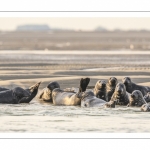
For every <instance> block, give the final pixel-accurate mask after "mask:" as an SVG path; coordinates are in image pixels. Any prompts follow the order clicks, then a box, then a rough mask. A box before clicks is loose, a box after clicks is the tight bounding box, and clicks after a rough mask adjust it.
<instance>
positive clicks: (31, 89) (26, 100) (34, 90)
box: [18, 82, 41, 103]
mask: <svg viewBox="0 0 150 150" xmlns="http://www.w3.org/2000/svg"><path fill="white" fill-rule="evenodd" d="M40 84H41V82H38V83H36V84H34V85H33V86H31V87H29V89H26V91H27V92H29V94H30V96H29V97H24V98H22V99H21V100H19V102H18V103H29V102H30V101H31V100H32V99H33V98H34V97H35V96H36V94H37V92H38V88H39V86H40Z"/></svg>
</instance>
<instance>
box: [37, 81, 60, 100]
mask: <svg viewBox="0 0 150 150" xmlns="http://www.w3.org/2000/svg"><path fill="white" fill-rule="evenodd" d="M55 88H60V85H59V84H58V82H56V81H53V82H50V83H49V84H48V86H47V87H46V88H44V89H43V90H42V92H41V93H40V94H39V96H38V97H39V99H40V100H42V101H45V102H52V91H53V90H54V89H55Z"/></svg>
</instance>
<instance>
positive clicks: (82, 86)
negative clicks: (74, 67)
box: [79, 78, 90, 92]
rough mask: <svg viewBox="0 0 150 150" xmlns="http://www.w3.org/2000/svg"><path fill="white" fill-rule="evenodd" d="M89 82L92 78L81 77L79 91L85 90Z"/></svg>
mask: <svg viewBox="0 0 150 150" xmlns="http://www.w3.org/2000/svg"><path fill="white" fill-rule="evenodd" d="M89 82H90V78H84V79H83V78H81V80H80V87H79V92H85V91H86V88H87V86H88V84H89Z"/></svg>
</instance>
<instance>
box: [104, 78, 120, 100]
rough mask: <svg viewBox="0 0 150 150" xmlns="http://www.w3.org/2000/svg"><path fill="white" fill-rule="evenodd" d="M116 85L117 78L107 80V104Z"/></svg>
mask: <svg viewBox="0 0 150 150" xmlns="http://www.w3.org/2000/svg"><path fill="white" fill-rule="evenodd" d="M117 83H118V80H117V78H115V77H110V78H109V80H108V83H107V84H106V101H107V102H109V101H110V99H111V97H112V95H113V93H114V91H115V88H116V85H117Z"/></svg>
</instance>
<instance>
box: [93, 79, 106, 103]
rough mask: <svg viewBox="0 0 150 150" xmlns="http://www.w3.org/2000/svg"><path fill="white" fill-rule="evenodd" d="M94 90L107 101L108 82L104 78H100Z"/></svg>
mask: <svg viewBox="0 0 150 150" xmlns="http://www.w3.org/2000/svg"><path fill="white" fill-rule="evenodd" d="M93 92H94V95H95V96H96V97H97V98H100V99H103V100H105V101H106V82H105V81H104V80H98V81H97V82H96V84H95V87H94V89H93Z"/></svg>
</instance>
